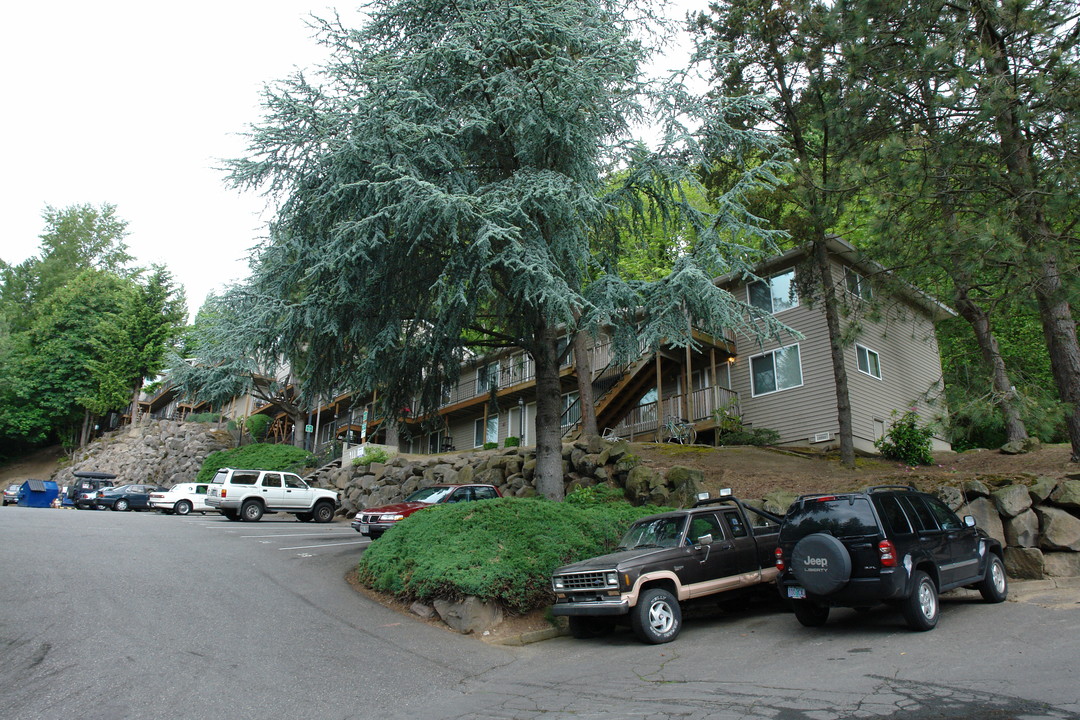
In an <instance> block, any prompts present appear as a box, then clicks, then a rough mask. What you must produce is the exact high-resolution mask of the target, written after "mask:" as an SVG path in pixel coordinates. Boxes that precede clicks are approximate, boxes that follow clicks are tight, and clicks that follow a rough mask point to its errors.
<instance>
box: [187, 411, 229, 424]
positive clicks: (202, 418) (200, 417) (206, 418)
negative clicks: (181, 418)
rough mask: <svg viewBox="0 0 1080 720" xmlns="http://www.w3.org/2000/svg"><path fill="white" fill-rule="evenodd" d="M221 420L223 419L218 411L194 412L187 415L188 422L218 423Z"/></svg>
mask: <svg viewBox="0 0 1080 720" xmlns="http://www.w3.org/2000/svg"><path fill="white" fill-rule="evenodd" d="M219 420H221V415H219V414H218V413H192V414H191V415H188V416H187V421H188V422H197V423H216V422H218V421H219Z"/></svg>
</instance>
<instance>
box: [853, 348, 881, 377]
mask: <svg viewBox="0 0 1080 720" xmlns="http://www.w3.org/2000/svg"><path fill="white" fill-rule="evenodd" d="M855 359H856V361H857V362H858V363H859V372H864V373H866V374H867V375H869V376H870V377H875V378H877V379H878V380H880V379H881V360H880V359H879V358H878V354H877V353H876V352H874V351H873V350H871V349H870V348H868V347H863V346H862V345H856V346H855Z"/></svg>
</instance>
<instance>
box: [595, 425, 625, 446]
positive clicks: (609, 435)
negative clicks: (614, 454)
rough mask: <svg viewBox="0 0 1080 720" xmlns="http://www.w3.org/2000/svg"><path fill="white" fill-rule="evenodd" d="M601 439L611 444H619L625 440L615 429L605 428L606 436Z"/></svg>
mask: <svg viewBox="0 0 1080 720" xmlns="http://www.w3.org/2000/svg"><path fill="white" fill-rule="evenodd" d="M600 437H601V438H602V439H603V440H606V441H607V442H610V443H617V442H619V441H620V440H622V439H623V438H622V436H621V435H619V433H618V431H616V430H615V428H611V427H609V428H604V434H603V435H601V436H600Z"/></svg>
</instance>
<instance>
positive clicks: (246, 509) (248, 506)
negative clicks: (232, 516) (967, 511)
mask: <svg viewBox="0 0 1080 720" xmlns="http://www.w3.org/2000/svg"><path fill="white" fill-rule="evenodd" d="M262 516H263V507H262V505H260V504H259V503H257V502H255V501H254V500H248V501H247V502H246V503H244V505H243V507H241V508H240V517H242V518H243V519H244V522H259V521H260V520H262Z"/></svg>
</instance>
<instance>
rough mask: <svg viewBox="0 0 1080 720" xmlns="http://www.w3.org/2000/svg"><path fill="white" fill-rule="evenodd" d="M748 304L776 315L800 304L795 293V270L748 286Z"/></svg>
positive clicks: (756, 281)
mask: <svg viewBox="0 0 1080 720" xmlns="http://www.w3.org/2000/svg"><path fill="white" fill-rule="evenodd" d="M746 297H747V302H748V303H750V304H751V305H753V306H754V307H756V308H758V309H760V310H764V311H765V312H767V313H773V314H774V315H775V314H776V313H778V312H781V311H782V310H787V309H789V308H793V307H795V306H797V305H798V304H799V296H798V294H797V293H796V292H795V269H794V268H792V269H791V270H787V271H785V272H782V273H777V274H776V275H772V276H770V277H768V278H765V279H764V280H755V281H754V282H752V283H750V284H749V285H747V286H746Z"/></svg>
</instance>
